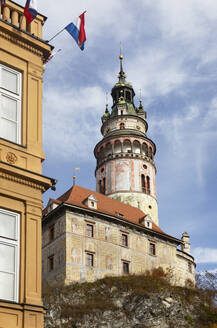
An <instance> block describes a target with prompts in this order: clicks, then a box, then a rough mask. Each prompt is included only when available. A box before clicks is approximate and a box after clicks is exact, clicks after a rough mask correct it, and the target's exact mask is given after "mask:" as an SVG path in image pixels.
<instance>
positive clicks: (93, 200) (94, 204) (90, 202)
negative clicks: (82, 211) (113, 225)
mask: <svg viewBox="0 0 217 328" xmlns="http://www.w3.org/2000/svg"><path fill="white" fill-rule="evenodd" d="M97 202H98V200H97V199H96V197H95V196H94V195H90V196H89V197H88V198H87V199H86V200H85V205H87V206H88V207H89V208H92V209H95V210H96V209H97Z"/></svg>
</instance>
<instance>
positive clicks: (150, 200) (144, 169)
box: [94, 55, 158, 224]
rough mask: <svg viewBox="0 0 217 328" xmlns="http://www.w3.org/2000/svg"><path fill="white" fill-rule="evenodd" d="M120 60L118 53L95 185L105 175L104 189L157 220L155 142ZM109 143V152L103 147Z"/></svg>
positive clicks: (113, 196) (95, 151)
mask: <svg viewBox="0 0 217 328" xmlns="http://www.w3.org/2000/svg"><path fill="white" fill-rule="evenodd" d="M122 61H123V56H122V55H120V72H119V74H118V79H119V80H118V82H117V83H116V84H115V86H114V87H113V88H112V91H111V96H112V98H113V105H112V108H111V112H109V110H108V107H107V106H106V110H105V113H104V115H103V117H102V128H101V132H102V135H103V139H102V140H101V141H100V142H99V143H98V144H97V145H96V147H95V149H94V154H95V157H96V159H97V167H96V171H95V174H96V183H97V186H98V185H99V183H100V181H103V179H104V178H105V179H106V186H105V190H103V193H105V194H106V195H108V196H109V197H112V198H114V199H118V200H120V201H122V202H124V203H127V204H130V205H132V206H135V207H138V208H140V209H141V210H142V211H143V212H144V213H145V214H149V215H150V216H151V217H152V219H153V221H154V222H155V223H156V224H158V206H157V196H156V185H155V173H156V168H155V163H154V155H155V152H156V146H155V144H154V142H153V141H152V140H151V139H149V138H148V137H147V135H146V133H147V130H148V124H147V122H146V112H145V110H144V108H143V106H142V101H141V99H140V103H139V106H138V107H136V106H135V105H134V96H135V92H134V90H133V87H132V85H131V83H128V82H127V81H126V74H125V73H124V71H123V65H122ZM109 144H110V145H111V151H112V155H111V154H110V153H109V152H108V151H106V149H107V147H108V145H109ZM97 188H98V187H97ZM97 190H99V188H98V189H97Z"/></svg>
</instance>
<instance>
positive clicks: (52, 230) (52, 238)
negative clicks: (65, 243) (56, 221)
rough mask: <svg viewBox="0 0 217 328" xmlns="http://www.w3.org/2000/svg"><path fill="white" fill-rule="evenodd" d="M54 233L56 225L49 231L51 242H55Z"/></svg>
mask: <svg viewBox="0 0 217 328" xmlns="http://www.w3.org/2000/svg"><path fill="white" fill-rule="evenodd" d="M54 232H55V229H54V225H52V226H51V227H50V229H49V240H50V242H51V241H53V240H54Z"/></svg>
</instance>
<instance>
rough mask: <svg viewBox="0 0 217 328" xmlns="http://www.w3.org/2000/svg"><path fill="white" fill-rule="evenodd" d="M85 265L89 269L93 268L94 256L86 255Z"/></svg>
mask: <svg viewBox="0 0 217 328" xmlns="http://www.w3.org/2000/svg"><path fill="white" fill-rule="evenodd" d="M86 264H87V266H90V267H93V266H94V255H93V254H92V253H87V254H86Z"/></svg>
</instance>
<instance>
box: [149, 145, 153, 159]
mask: <svg viewBox="0 0 217 328" xmlns="http://www.w3.org/2000/svg"><path fill="white" fill-rule="evenodd" d="M149 157H150V158H153V155H152V148H151V147H149Z"/></svg>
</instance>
